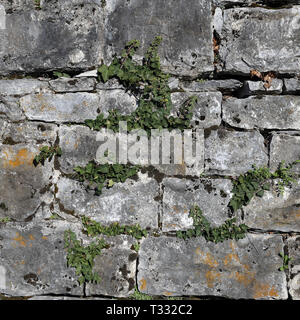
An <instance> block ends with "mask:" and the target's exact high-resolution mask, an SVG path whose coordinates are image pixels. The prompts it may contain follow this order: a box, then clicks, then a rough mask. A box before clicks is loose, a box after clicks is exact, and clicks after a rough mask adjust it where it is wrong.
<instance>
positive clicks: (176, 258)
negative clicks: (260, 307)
mask: <svg viewBox="0 0 300 320" xmlns="http://www.w3.org/2000/svg"><path fill="white" fill-rule="evenodd" d="M282 251H283V241H282V238H281V236H270V235H253V234H248V235H247V237H246V238H244V239H242V240H239V241H238V242H236V241H232V240H227V241H225V242H223V243H218V244H215V243H213V242H206V241H205V239H204V238H202V237H200V238H194V239H191V240H188V241H184V240H179V239H176V238H171V237H164V236H163V237H159V238H153V237H149V238H146V239H145V240H143V242H142V244H141V248H140V256H139V265H138V280H137V282H138V286H139V290H140V291H141V292H143V293H147V294H150V295H165V296H189V295H192V296H222V297H227V298H233V299H287V297H288V295H287V289H286V276H285V273H284V272H282V271H279V270H278V269H279V267H281V266H282V258H281V257H280V256H279V253H280V252H282Z"/></svg>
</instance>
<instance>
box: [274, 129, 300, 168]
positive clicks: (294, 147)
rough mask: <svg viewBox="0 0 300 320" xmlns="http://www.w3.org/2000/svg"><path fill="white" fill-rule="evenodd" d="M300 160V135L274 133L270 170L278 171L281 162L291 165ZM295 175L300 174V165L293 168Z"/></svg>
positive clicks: (289, 132) (296, 133) (297, 133)
mask: <svg viewBox="0 0 300 320" xmlns="http://www.w3.org/2000/svg"><path fill="white" fill-rule="evenodd" d="M296 160H300V133H299V132H292V131H288V132H280V133H274V134H273V136H272V140H271V146H270V168H271V170H276V169H277V168H278V165H279V164H280V162H281V161H285V164H290V163H292V162H294V161H296ZM292 170H293V171H294V172H295V173H300V164H299V163H298V164H296V165H294V166H293V168H292Z"/></svg>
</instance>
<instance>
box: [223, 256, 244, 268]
mask: <svg viewBox="0 0 300 320" xmlns="http://www.w3.org/2000/svg"><path fill="white" fill-rule="evenodd" d="M232 260H235V261H236V262H238V263H240V259H239V257H238V256H237V255H236V254H235V253H229V254H227V255H226V256H225V258H224V261H223V263H224V265H225V266H227V265H229V264H230V263H231V262H232Z"/></svg>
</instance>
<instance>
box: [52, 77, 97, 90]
mask: <svg viewBox="0 0 300 320" xmlns="http://www.w3.org/2000/svg"><path fill="white" fill-rule="evenodd" d="M49 84H50V88H51V89H52V90H53V91H54V92H82V91H94V89H95V87H96V80H95V79H93V78H72V79H69V78H59V79H56V80H51V81H49Z"/></svg>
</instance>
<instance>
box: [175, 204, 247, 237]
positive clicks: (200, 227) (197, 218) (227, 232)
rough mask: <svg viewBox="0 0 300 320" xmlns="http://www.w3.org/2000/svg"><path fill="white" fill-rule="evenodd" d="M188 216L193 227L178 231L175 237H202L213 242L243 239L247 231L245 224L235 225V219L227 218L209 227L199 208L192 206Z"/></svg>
mask: <svg viewBox="0 0 300 320" xmlns="http://www.w3.org/2000/svg"><path fill="white" fill-rule="evenodd" d="M189 217H191V218H193V225H194V228H193V229H189V230H187V231H178V232H177V237H178V238H180V239H189V238H194V237H200V236H202V237H204V238H205V239H206V241H212V242H215V243H218V242H223V241H224V240H229V239H234V240H239V239H243V238H244V237H245V235H246V233H247V231H248V229H249V228H248V227H247V226H246V225H245V224H240V225H236V224H235V222H236V219H235V218H233V219H229V220H227V221H225V223H224V224H222V225H221V226H219V227H215V228H214V227H211V225H210V223H209V221H208V220H207V219H206V218H205V217H204V215H203V213H202V211H201V209H200V208H199V207H198V206H194V207H193V208H192V209H191V210H190V215H189Z"/></svg>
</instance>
